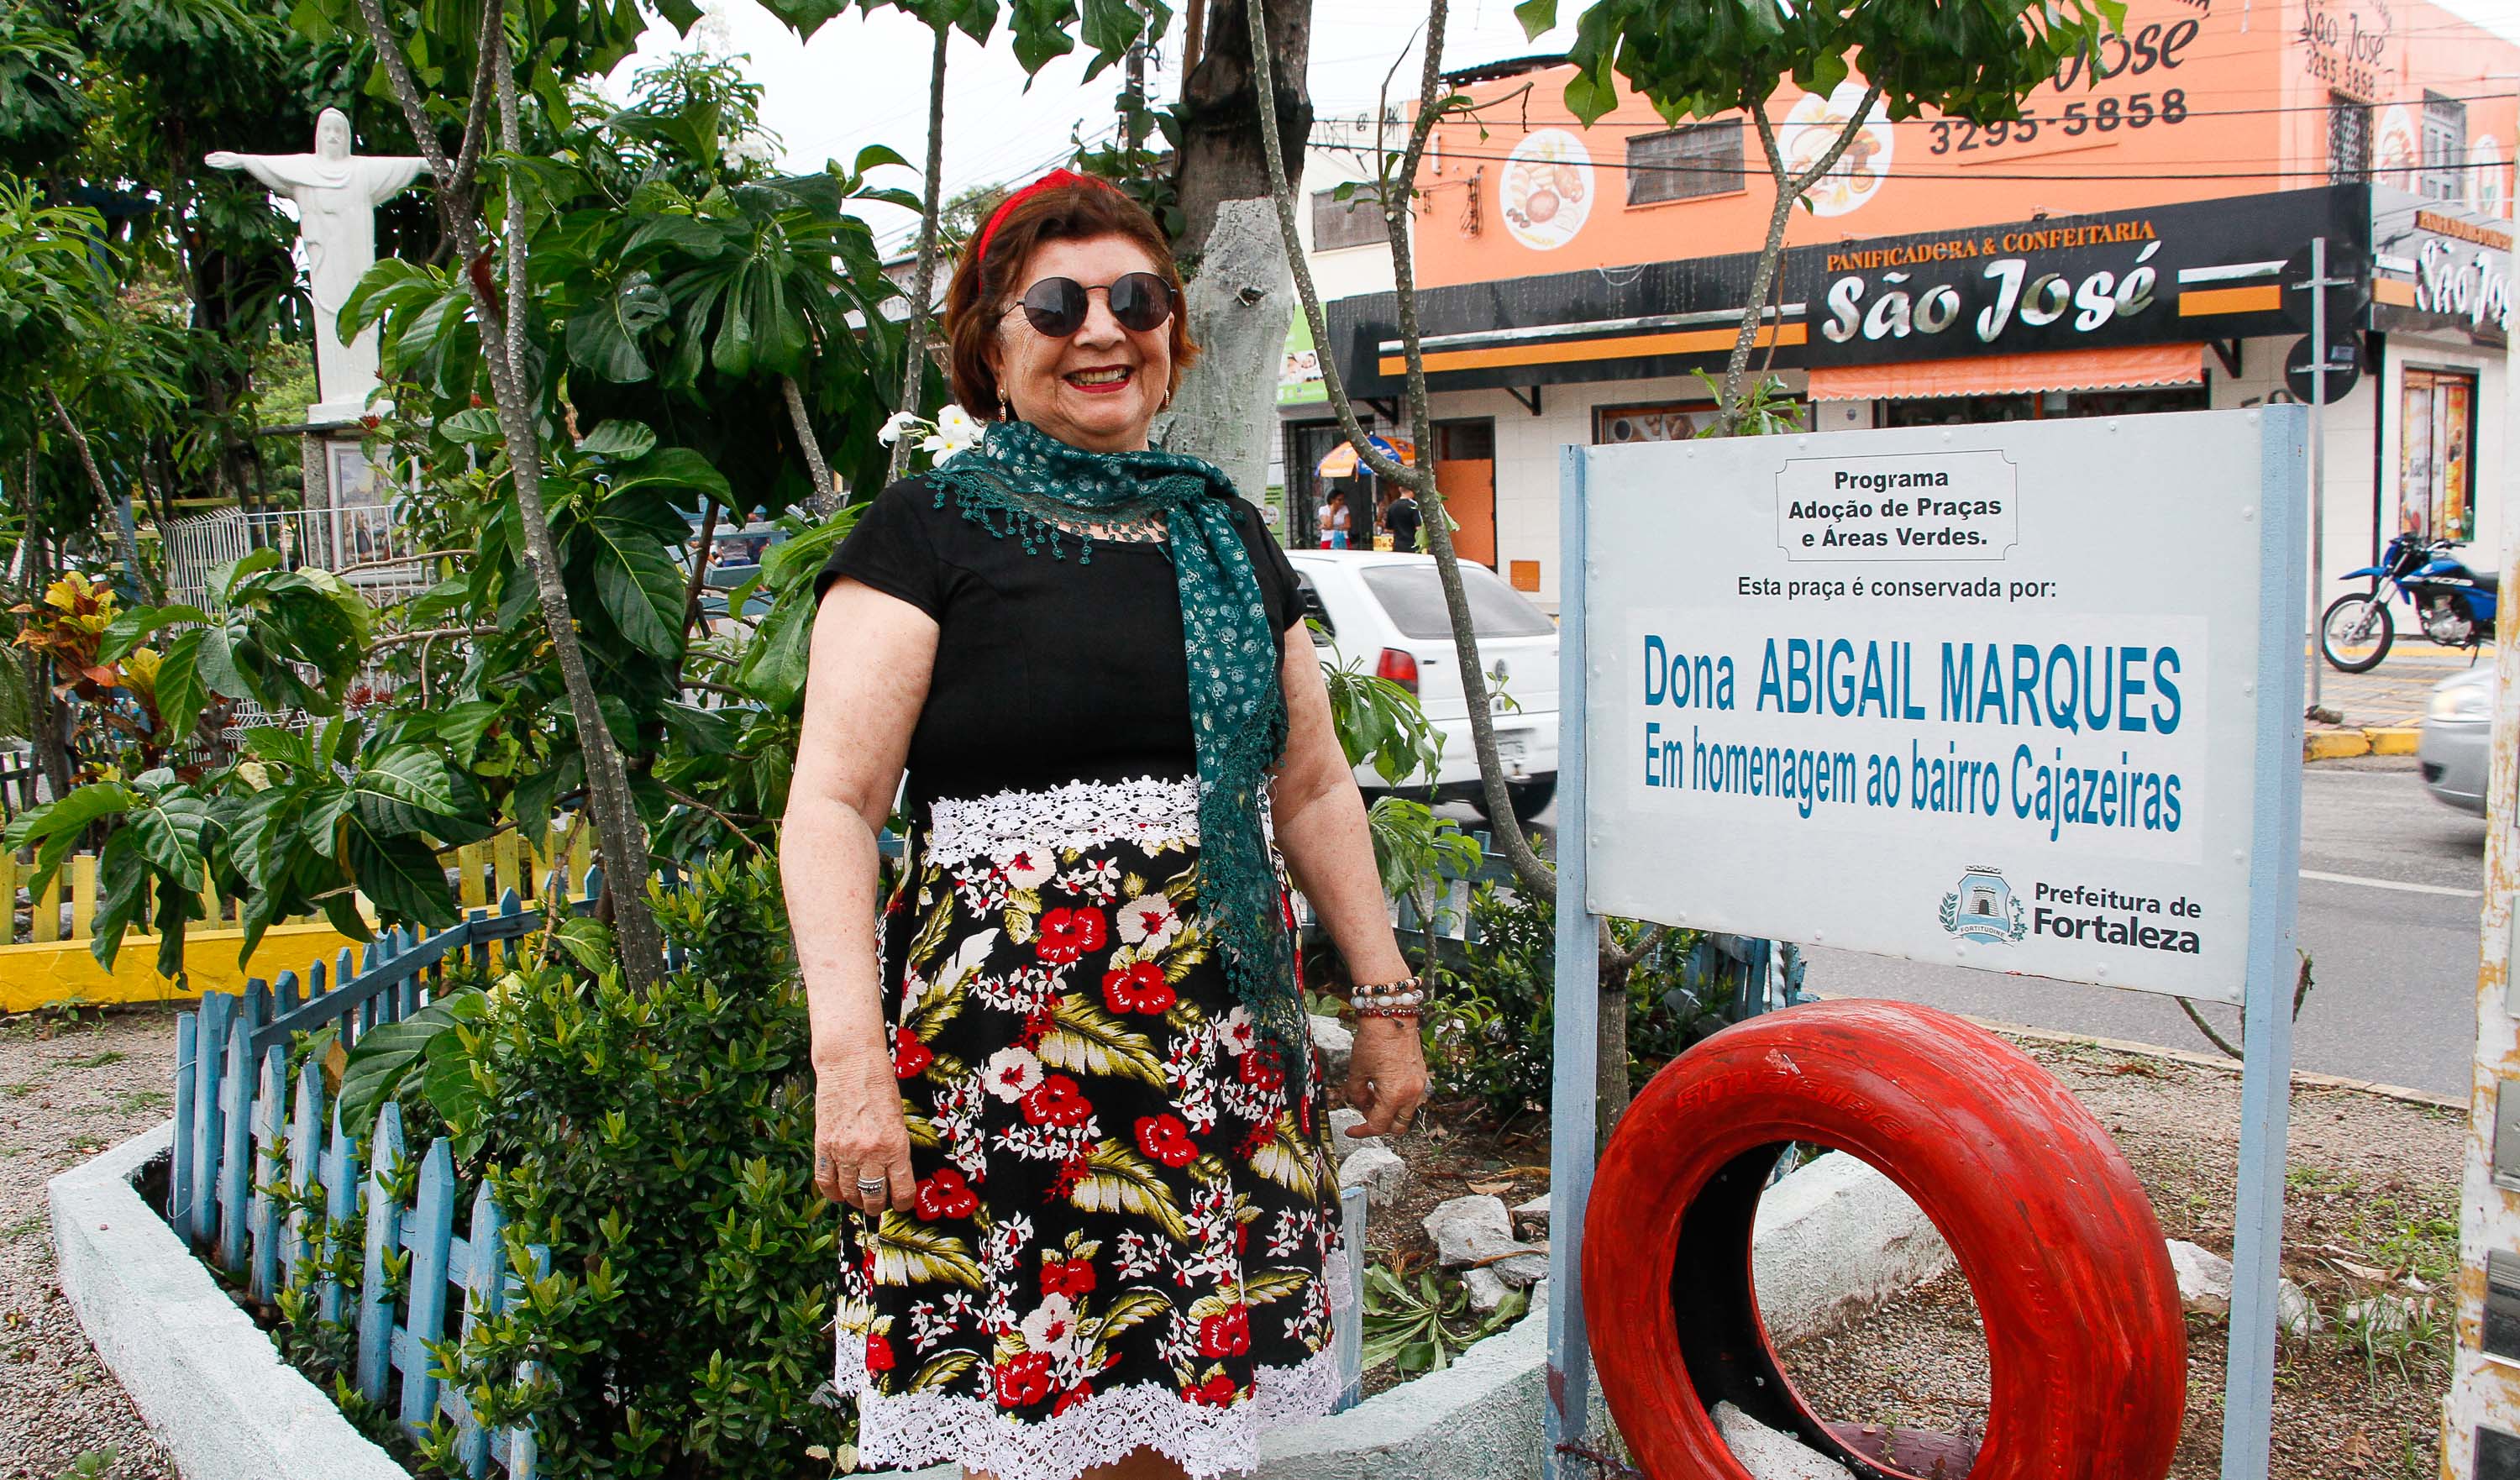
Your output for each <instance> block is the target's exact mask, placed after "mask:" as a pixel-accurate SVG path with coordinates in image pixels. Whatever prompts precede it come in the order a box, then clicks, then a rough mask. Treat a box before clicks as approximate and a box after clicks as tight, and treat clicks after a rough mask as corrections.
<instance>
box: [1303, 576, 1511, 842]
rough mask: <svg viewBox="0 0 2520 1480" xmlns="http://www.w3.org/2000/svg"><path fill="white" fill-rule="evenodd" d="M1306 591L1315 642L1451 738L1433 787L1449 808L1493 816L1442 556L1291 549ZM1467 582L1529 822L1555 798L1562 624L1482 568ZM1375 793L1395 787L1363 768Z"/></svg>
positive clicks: (1409, 790) (1505, 750) (1411, 787)
mask: <svg viewBox="0 0 2520 1480" xmlns="http://www.w3.org/2000/svg"><path fill="white" fill-rule="evenodd" d="M1286 558H1287V560H1289V561H1292V562H1293V563H1294V566H1295V574H1296V575H1298V576H1299V577H1301V578H1302V580H1303V583H1304V609H1305V611H1306V613H1307V614H1308V615H1310V616H1312V617H1313V618H1314V620H1315V621H1316V622H1318V623H1319V624H1320V629H1321V630H1319V631H1317V632H1316V633H1315V634H1314V636H1313V641H1314V643H1315V644H1316V645H1317V646H1319V647H1320V648H1321V650H1322V654H1321V655H1322V657H1323V659H1324V660H1325V661H1327V662H1328V663H1330V664H1331V665H1332V666H1334V667H1340V668H1345V667H1351V666H1353V667H1356V668H1360V669H1362V670H1363V671H1365V672H1367V673H1373V674H1378V675H1379V676H1381V677H1383V678H1387V679H1390V680H1392V681H1393V682H1394V683H1397V684H1399V685H1400V686H1401V687H1403V688H1405V689H1408V690H1410V691H1411V692H1412V693H1414V694H1416V695H1418V704H1419V706H1420V707H1422V708H1423V709H1424V710H1425V711H1426V718H1427V719H1428V720H1429V721H1430V722H1431V723H1432V724H1433V725H1434V727H1435V729H1436V730H1437V731H1439V732H1440V733H1441V734H1442V735H1443V737H1444V753H1443V763H1442V766H1441V769H1439V770H1438V771H1437V773H1436V775H1435V777H1434V778H1433V780H1434V784H1435V795H1436V798H1437V800H1440V801H1466V802H1468V803H1470V804H1471V805H1472V806H1474V807H1477V808H1478V809H1479V810H1480V811H1481V812H1485V811H1486V810H1487V806H1486V799H1485V796H1484V795H1483V793H1482V791H1481V788H1480V785H1479V763H1478V757H1477V754H1476V752H1475V751H1473V750H1472V748H1471V746H1470V718H1469V715H1470V711H1469V705H1468V703H1467V702H1466V701H1465V700H1464V699H1463V693H1462V675H1461V670H1460V669H1459V668H1458V667H1456V666H1455V663H1454V655H1453V624H1452V619H1451V618H1450V617H1449V616H1448V615H1447V614H1446V613H1445V609H1444V591H1443V587H1442V586H1441V585H1439V584H1438V583H1437V577H1436V571H1435V558H1434V557H1433V556H1428V555H1397V554H1391V553H1387V552H1383V551H1374V550H1289V551H1287V552H1286ZM1462 585H1463V591H1464V593H1465V594H1466V595H1467V596H1468V598H1469V603H1470V622H1471V630H1472V631H1474V632H1476V633H1477V634H1478V641H1479V667H1480V669H1481V670H1482V671H1484V672H1485V673H1486V674H1487V678H1488V689H1489V692H1490V693H1491V695H1495V696H1494V697H1493V698H1492V699H1491V708H1492V709H1493V711H1494V714H1495V721H1494V723H1495V729H1496V737H1497V759H1498V760H1500V761H1502V762H1504V764H1505V768H1506V775H1507V777H1508V781H1507V784H1506V791H1507V794H1508V797H1509V798H1510V799H1511V801H1512V803H1513V810H1514V815H1515V816H1517V817H1520V818H1523V819H1525V820H1526V821H1527V820H1529V819H1530V818H1532V817H1535V816H1537V815H1538V814H1539V813H1540V812H1541V811H1542V810H1543V809H1545V808H1546V807H1547V806H1548V805H1549V802H1550V799H1551V798H1552V797H1553V796H1555V795H1556V793H1557V624H1556V623H1555V622H1554V621H1552V620H1551V619H1550V616H1549V613H1548V612H1545V611H1543V610H1541V609H1540V608H1539V607H1538V606H1535V605H1532V604H1531V603H1530V602H1529V601H1528V600H1526V599H1525V598H1524V597H1523V595H1522V593H1520V592H1518V591H1516V590H1514V589H1513V588H1512V587H1510V586H1508V585H1507V584H1506V583H1505V582H1503V581H1501V580H1499V579H1497V575H1496V572H1495V571H1492V570H1490V569H1488V568H1487V567H1486V566H1484V565H1480V564H1477V563H1474V562H1472V561H1463V562H1462ZM1356 780H1357V785H1360V786H1363V787H1366V788H1367V789H1368V791H1369V792H1373V791H1381V790H1387V789H1389V787H1388V786H1387V785H1386V784H1385V783H1384V781H1383V780H1382V778H1381V776H1380V775H1379V774H1377V773H1376V772H1375V771H1374V770H1373V767H1371V766H1359V767H1357V769H1356ZM1426 782H1427V778H1426V777H1425V776H1424V775H1423V774H1420V775H1418V776H1416V777H1413V778H1411V779H1410V780H1409V782H1408V783H1406V784H1405V785H1403V786H1402V788H1401V791H1402V794H1404V795H1407V796H1409V797H1411V798H1413V799H1423V797H1424V796H1425V786H1426Z"/></svg>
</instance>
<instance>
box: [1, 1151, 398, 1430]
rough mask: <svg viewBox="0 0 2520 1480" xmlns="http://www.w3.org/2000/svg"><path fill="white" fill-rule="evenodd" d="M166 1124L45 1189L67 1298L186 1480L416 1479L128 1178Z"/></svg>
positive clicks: (152, 1156)
mask: <svg viewBox="0 0 2520 1480" xmlns="http://www.w3.org/2000/svg"><path fill="white" fill-rule="evenodd" d="M174 1138H175V1123H174V1122H173V1121H172V1120H169V1121H166V1122H165V1123H163V1124H161V1125H159V1126H158V1128H157V1129H155V1130H150V1131H143V1132H141V1133H140V1134H139V1135H137V1136H134V1137H133V1138H131V1139H130V1140H129V1141H126V1142H124V1143H122V1144H120V1145H118V1146H115V1147H113V1148H112V1149H111V1150H108V1151H106V1152H103V1153H102V1154H100V1155H97V1156H95V1157H92V1158H90V1159H89V1160H86V1161H83V1162H81V1163H79V1164H78V1165H77V1166H74V1167H71V1168H70V1169H69V1170H67V1171H66V1172H63V1173H61V1174H60V1175H58V1176H56V1177H54V1178H53V1179H52V1181H51V1182H50V1183H48V1184H46V1186H45V1194H46V1197H47V1200H48V1201H49V1202H50V1204H51V1211H52V1224H53V1251H54V1257H55V1259H56V1261H57V1262H58V1264H59V1266H60V1278H61V1286H62V1294H63V1295H64V1296H65V1297H67V1299H68V1301H69V1304H70V1309H71V1311H72V1312H74V1313H75V1314H76V1315H77V1316H78V1322H79V1325H80V1327H81V1328H82V1329H84V1330H85V1331H86V1332H87V1336H88V1339H89V1340H90V1341H92V1342H94V1343H96V1351H97V1356H98V1357H99V1358H101V1359H102V1360H103V1361H104V1363H105V1367H106V1370H107V1371H109V1372H111V1373H112V1375H113V1380H114V1381H116V1382H118V1383H120V1384H121V1386H122V1390H123V1391H124V1392H126V1393H128V1394H130V1395H131V1401H132V1403H133V1404H134V1405H135V1406H136V1407H138V1408H139V1410H140V1415H141V1417H142V1418H144V1419H146V1420H147V1421H148V1424H149V1431H150V1432H151V1433H152V1434H153V1435H155V1436H156V1437H157V1439H158V1442H159V1443H160V1444H163V1445H164V1446H165V1447H166V1453H167V1456H168V1458H172V1459H173V1460H174V1461H175V1468H176V1470H177V1472H178V1473H180V1474H182V1475H183V1476H184V1477H185V1480H272V1477H275V1476H309V1477H312V1476H321V1477H323V1480H411V1477H410V1474H409V1472H408V1471H406V1470H404V1469H403V1467H402V1466H401V1465H399V1464H397V1463H395V1462H394V1460H393V1458H392V1457H391V1456H389V1455H387V1454H386V1453H385V1452H384V1451H383V1450H382V1449H379V1448H378V1447H377V1446H376V1445H375V1444H373V1443H371V1442H369V1440H368V1439H367V1437H366V1436H364V1435H362V1434H361V1433H360V1432H359V1431H358V1430H357V1429H355V1428H353V1427H351V1426H350V1421H349V1420H348V1419H347V1418H344V1417H342V1416H341V1411H340V1410H339V1409H337V1408H336V1407H334V1406H333V1400H332V1399H330V1398H328V1397H326V1396H325V1395H324V1394H323V1392H322V1391H320V1390H319V1389H318V1388H317V1387H316V1386H315V1384H313V1383H311V1382H309V1381H307V1380H306V1378H305V1377H304V1376H303V1375H302V1374H300V1373H299V1372H298V1370H297V1369H296V1368H293V1367H291V1366H289V1365H288V1364H287V1363H285V1362H283V1361H281V1360H280V1352H279V1349H278V1348H276V1347H274V1346H273V1345H272V1343H271V1338H270V1337H269V1336H267V1335H265V1334H264V1333H263V1331H262V1329H261V1328H260V1327H259V1326H256V1325H255V1324H254V1323H253V1320H252V1318H251V1317H248V1315H246V1313H245V1312H244V1311H242V1310H240V1309H238V1308H237V1304H236V1302H235V1301H233V1300H231V1299H229V1298H228V1295H227V1292H226V1291H225V1290H223V1289H221V1288H220V1287H219V1283H218V1281H217V1280H216V1279H214V1278H211V1276H210V1272H209V1270H208V1269H207V1268H206V1267H204V1266H203V1264H202V1262H201V1261H200V1260H198V1259H195V1258H194V1257H193V1253H192V1250H190V1249H188V1248H186V1247H185V1246H184V1240H182V1239H181V1238H178V1237H176V1236H175V1231H174V1230H172V1229H170V1228H168V1227H167V1226H166V1221H165V1220H164V1219H163V1218H160V1217H159V1216H158V1213H157V1210H156V1209H154V1208H152V1207H150V1206H149V1204H148V1203H146V1202H145V1201H143V1200H142V1199H141V1196H140V1192H139V1189H138V1188H136V1187H134V1186H133V1184H134V1183H135V1182H136V1181H137V1180H138V1179H139V1177H140V1175H141V1172H142V1171H143V1169H144V1168H146V1167H147V1166H148V1165H149V1163H150V1162H152V1161H154V1160H156V1159H158V1158H159V1157H161V1156H164V1155H165V1154H166V1151H167V1148H168V1146H170V1145H171V1144H173V1142H174Z"/></svg>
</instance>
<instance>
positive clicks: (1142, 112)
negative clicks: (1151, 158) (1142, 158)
mask: <svg viewBox="0 0 2520 1480" xmlns="http://www.w3.org/2000/svg"><path fill="white" fill-rule="evenodd" d="M1129 9H1131V10H1132V11H1135V12H1137V15H1138V19H1139V22H1140V29H1139V31H1138V39H1137V40H1135V41H1132V42H1130V43H1129V61H1128V71H1127V78H1128V83H1127V86H1126V87H1125V88H1124V89H1123V90H1122V92H1121V94H1120V135H1121V137H1122V139H1124V140H1125V141H1127V144H1128V150H1129V154H1130V156H1131V157H1132V158H1134V157H1135V156H1136V155H1137V153H1138V149H1139V147H1140V146H1141V145H1143V144H1145V143H1146V142H1147V32H1146V29H1145V22H1146V12H1145V11H1144V10H1141V9H1140V8H1139V7H1138V6H1137V5H1136V4H1135V3H1134V0H1132V4H1131V5H1130V7H1129Z"/></svg>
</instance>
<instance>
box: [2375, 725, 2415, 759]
mask: <svg viewBox="0 0 2520 1480" xmlns="http://www.w3.org/2000/svg"><path fill="white" fill-rule="evenodd" d="M2363 734H2364V735H2367V736H2369V737H2370V738H2371V753H2372V754H2373V755H2412V754H2414V753H2415V741H2417V740H2421V739H2422V738H2423V734H2424V733H2423V732H2422V731H2421V730H2418V729H2415V728H2414V727H2413V726H2411V725H2394V726H2390V727H2387V728H2381V727H2377V726H2374V727H2373V728H2371V729H2368V730H2365V731H2363Z"/></svg>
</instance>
